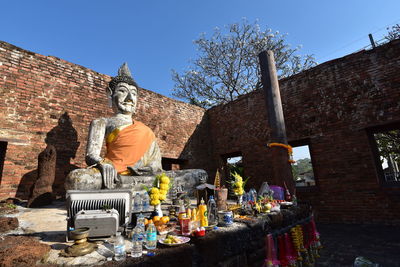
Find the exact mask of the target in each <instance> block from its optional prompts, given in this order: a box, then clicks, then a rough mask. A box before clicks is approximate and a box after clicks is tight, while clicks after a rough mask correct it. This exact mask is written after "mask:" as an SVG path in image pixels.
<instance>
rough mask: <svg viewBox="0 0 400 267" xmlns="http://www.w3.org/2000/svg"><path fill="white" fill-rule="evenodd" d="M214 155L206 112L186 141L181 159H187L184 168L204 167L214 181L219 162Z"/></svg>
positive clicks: (209, 177)
mask: <svg viewBox="0 0 400 267" xmlns="http://www.w3.org/2000/svg"><path fill="white" fill-rule="evenodd" d="M212 155H213V153H212V140H211V133H210V127H209V119H208V115H207V113H205V114H204V115H203V118H202V119H201V121H200V123H199V124H198V125H197V126H196V129H195V130H194V132H193V134H192V135H191V136H190V137H189V139H188V141H187V142H186V144H185V147H184V148H183V150H182V152H181V154H180V155H179V159H183V160H185V164H184V165H183V168H184V169H203V170H205V171H206V172H207V173H208V179H209V180H210V179H211V177H212V181H213V179H214V175H215V171H216V169H217V167H218V166H217V165H218V164H217V163H215V161H214V160H213V159H212ZM208 182H210V181H208Z"/></svg>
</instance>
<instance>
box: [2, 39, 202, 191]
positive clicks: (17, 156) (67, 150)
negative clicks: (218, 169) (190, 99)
mask: <svg viewBox="0 0 400 267" xmlns="http://www.w3.org/2000/svg"><path fill="white" fill-rule="evenodd" d="M109 79H110V77H109V76H107V75H104V74H100V73H97V72H95V71H93V70H90V69H87V68H85V67H82V66H79V65H75V64H73V63H70V62H67V61H64V60H62V59H58V58H56V57H52V56H43V55H40V54H36V53H32V52H29V51H26V50H23V49H21V48H18V47H15V46H13V45H11V44H8V43H6V42H0V142H3V144H4V142H6V143H7V150H6V155H5V160H4V167H3V172H2V175H1V178H0V199H4V198H7V197H13V196H17V197H22V198H26V197H27V196H28V194H29V189H30V188H31V185H32V183H33V181H34V180H35V179H36V168H37V156H38V154H39V153H40V152H41V151H42V150H43V149H44V148H45V147H46V143H49V144H53V145H55V147H56V149H57V153H58V155H57V175H56V182H55V185H54V190H55V191H56V192H57V193H61V194H62V193H63V182H64V178H65V175H66V174H67V173H68V172H69V171H70V170H71V169H73V168H76V167H82V166H85V165H86V164H85V162H84V154H85V148H86V138H87V134H88V127H89V124H90V121H91V120H93V119H94V118H98V117H101V116H106V115H109V114H111V112H112V111H111V108H110V107H108V103H107V99H106V92H105V88H106V86H107V82H108V81H109ZM203 115H204V110H203V109H201V108H199V107H196V106H192V105H189V104H186V103H182V102H179V101H176V100H172V99H170V98H167V97H165V96H161V95H159V94H156V93H154V92H151V91H148V90H145V89H142V90H140V92H139V103H138V111H137V116H136V118H135V119H137V120H140V121H142V122H144V123H145V124H147V125H148V126H149V127H150V128H152V129H153V130H154V132H155V134H156V136H157V138H158V141H159V144H160V147H161V150H162V153H163V156H165V157H169V158H179V157H186V158H188V159H189V161H188V162H187V165H188V166H189V167H190V166H194V165H196V164H194V163H193V162H196V157H197V154H196V153H195V152H191V151H189V150H190V149H189V148H188V147H187V146H186V144H187V141H188V139H189V137H190V136H192V133H193V132H194V131H197V125H198V124H199V123H200V121H201V120H202V118H203ZM192 139H193V138H192ZM197 142H202V140H197V139H196V138H195V140H192V143H194V144H196V143H197Z"/></svg>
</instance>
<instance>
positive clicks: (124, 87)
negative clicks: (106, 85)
mask: <svg viewBox="0 0 400 267" xmlns="http://www.w3.org/2000/svg"><path fill="white" fill-rule="evenodd" d="M112 100H113V106H114V108H115V109H116V110H117V112H118V113H123V114H133V113H135V110H136V103H137V88H136V87H135V86H133V85H130V84H127V83H119V84H118V85H117V86H116V87H115V90H114V93H113V95H112Z"/></svg>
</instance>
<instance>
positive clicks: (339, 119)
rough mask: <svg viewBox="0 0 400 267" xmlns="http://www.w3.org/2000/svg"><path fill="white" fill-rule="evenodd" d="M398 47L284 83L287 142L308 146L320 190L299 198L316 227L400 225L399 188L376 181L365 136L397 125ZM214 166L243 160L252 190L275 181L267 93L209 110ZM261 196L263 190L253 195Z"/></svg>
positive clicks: (303, 193)
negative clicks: (227, 159) (237, 157)
mask: <svg viewBox="0 0 400 267" xmlns="http://www.w3.org/2000/svg"><path fill="white" fill-rule="evenodd" d="M399 73H400V41H399V40H397V41H393V42H391V43H389V44H386V45H383V46H380V47H378V48H376V49H374V50H369V51H361V52H358V53H355V54H351V55H348V56H345V57H343V58H339V59H336V60H332V61H329V62H325V63H323V64H320V65H318V66H317V67H314V68H312V69H310V70H307V71H304V72H302V73H300V74H297V75H294V76H292V77H289V78H286V79H283V80H280V90H281V97H282V103H283V110H284V116H285V124H286V130H287V136H288V140H289V142H290V141H298V140H304V139H307V140H308V141H309V144H310V150H311V156H312V158H313V164H314V166H313V167H314V173H315V177H316V182H317V186H316V187H314V188H312V189H311V188H310V189H309V190H298V196H299V198H300V200H302V201H309V202H310V203H311V204H312V205H313V206H314V208H315V210H316V215H317V216H318V218H319V220H324V221H330V222H332V221H342V222H370V223H374V222H376V223H378V222H385V223H393V224H400V187H397V188H396V187H386V186H383V185H381V183H380V181H379V180H378V176H377V172H376V167H375V162H374V155H373V153H372V148H371V145H370V143H369V139H368V133H367V130H368V128H370V127H373V126H377V125H385V124H390V123H393V122H400V75H399ZM207 113H208V116H209V118H210V122H211V124H210V131H211V133H212V143H213V145H214V146H213V148H214V151H213V155H214V156H213V159H214V161H215V162H217V161H220V160H221V155H223V154H226V153H232V152H242V155H243V165H244V169H245V174H246V176H249V177H250V180H249V183H250V185H256V186H259V185H260V184H261V183H262V181H266V180H267V181H268V178H269V177H271V163H270V162H271V160H270V158H269V153H268V148H267V147H266V145H267V143H269V135H270V131H269V129H268V126H267V125H268V124H267V111H266V106H265V99H264V93H263V92H262V91H256V92H252V93H250V94H248V95H245V96H242V97H240V98H239V99H237V100H235V101H233V102H231V103H228V104H226V105H220V106H217V107H214V108H212V109H210V110H208V112H207ZM256 188H258V187H256Z"/></svg>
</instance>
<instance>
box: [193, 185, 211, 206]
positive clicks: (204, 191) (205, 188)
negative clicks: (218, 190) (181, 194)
mask: <svg viewBox="0 0 400 267" xmlns="http://www.w3.org/2000/svg"><path fill="white" fill-rule="evenodd" d="M206 182H207V181H206V180H205V179H201V180H200V184H199V185H197V186H196V191H195V196H196V198H197V206H198V205H200V201H201V199H205V200H206V201H208V198H209V197H210V196H211V195H214V190H215V186H214V185H212V184H207V183H206Z"/></svg>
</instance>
